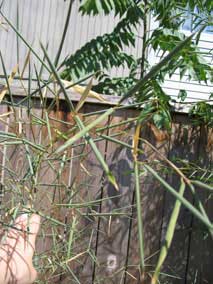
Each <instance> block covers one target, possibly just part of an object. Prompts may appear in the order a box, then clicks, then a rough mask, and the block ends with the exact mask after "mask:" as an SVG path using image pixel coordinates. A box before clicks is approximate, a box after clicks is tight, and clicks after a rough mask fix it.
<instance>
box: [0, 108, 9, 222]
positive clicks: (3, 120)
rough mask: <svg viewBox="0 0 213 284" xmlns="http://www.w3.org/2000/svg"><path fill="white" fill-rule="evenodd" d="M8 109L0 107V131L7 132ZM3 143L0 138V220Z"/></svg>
mask: <svg viewBox="0 0 213 284" xmlns="http://www.w3.org/2000/svg"><path fill="white" fill-rule="evenodd" d="M6 113H8V108H7V106H5V105H0V131H2V132H7V129H8V124H7V121H8V115H7V116H4V114H6ZM3 142H4V138H0V219H1V220H3V219H4V213H5V212H4V191H5V189H4V176H5V154H6V146H4V145H2V144H1V143H3Z"/></svg>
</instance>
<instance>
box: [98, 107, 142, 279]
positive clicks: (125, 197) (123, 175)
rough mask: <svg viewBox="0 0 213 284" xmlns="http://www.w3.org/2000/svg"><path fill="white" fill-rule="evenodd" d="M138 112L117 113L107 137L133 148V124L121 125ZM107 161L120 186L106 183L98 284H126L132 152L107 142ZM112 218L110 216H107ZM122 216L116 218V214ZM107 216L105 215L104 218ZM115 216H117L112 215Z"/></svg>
mask: <svg viewBox="0 0 213 284" xmlns="http://www.w3.org/2000/svg"><path fill="white" fill-rule="evenodd" d="M136 115H137V113H136V112H133V111H129V112H128V113H127V112H125V111H117V112H116V113H115V115H113V116H111V117H110V121H109V124H108V126H109V127H110V129H109V133H108V135H109V136H111V137H114V138H115V139H119V140H120V141H122V142H124V143H128V144H129V145H130V146H131V145H132V136H133V133H134V123H133V122H130V123H127V124H126V125H124V124H123V125H122V124H120V123H121V122H125V120H127V119H132V118H134V117H135V116H136ZM106 161H107V163H108V165H109V167H110V170H111V171H112V173H113V175H114V176H115V179H116V181H117V184H118V189H116V188H115V187H114V186H113V185H112V184H110V183H109V182H108V180H107V179H106V180H105V185H104V188H103V198H108V200H107V201H104V202H102V206H101V214H103V216H102V217H101V218H100V229H99V239H98V253H97V262H98V264H99V266H96V275H95V281H96V282H97V283H121V284H122V283H123V281H124V275H125V269H126V267H125V266H126V258H127V250H128V236H129V224H130V214H129V213H130V212H131V206H132V196H133V192H134V183H133V176H132V170H133V163H132V153H131V149H128V148H125V147H123V146H122V145H120V144H117V143H114V142H111V141H108V142H107V156H106ZM110 213H111V214H112V215H107V214H110ZM119 213H121V214H123V215H116V214H119ZM104 214H106V215H104ZM113 214H114V215H113Z"/></svg>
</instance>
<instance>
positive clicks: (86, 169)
mask: <svg viewBox="0 0 213 284" xmlns="http://www.w3.org/2000/svg"><path fill="white" fill-rule="evenodd" d="M98 109H100V110H101V109H103V108H99V107H98ZM96 110H97V106H95V105H85V106H84V107H83V109H82V110H81V113H80V116H81V118H82V119H83V121H84V123H85V124H88V123H90V122H91V121H93V120H95V119H96V118H97V115H92V116H85V117H84V118H83V116H82V115H85V114H86V113H88V112H93V111H96ZM107 123H108V119H105V120H104V121H102V122H101V123H100V124H99V125H97V127H104V126H106V125H107ZM77 131H78V129H77ZM90 135H91V136H92V137H93V139H96V138H97V134H96V133H95V130H94V129H92V130H91V132H90ZM83 142H85V139H84V138H83V139H81V140H79V141H77V143H76V144H79V143H80V145H79V146H77V147H74V148H73V166H72V169H73V170H72V193H73V194H74V196H73V198H72V200H71V201H70V202H71V203H80V204H85V203H87V202H94V201H97V200H98V199H100V192H101V190H102V178H103V169H102V167H101V165H100V163H99V162H98V160H97V158H96V156H95V154H94V152H93V150H92V148H91V147H90V145H89V144H88V143H87V144H86V145H85V144H84V145H81V143H83ZM95 143H96V146H97V148H98V150H99V151H100V153H101V154H102V156H103V157H104V155H105V151H106V141H104V140H100V141H97V142H95ZM98 208H99V202H97V203H96V204H93V205H90V206H89V207H88V206H87V207H85V206H82V207H81V206H80V207H79V208H77V209H74V210H72V213H73V218H74V217H75V218H76V222H77V225H76V232H75V235H74V246H73V248H72V249H73V251H72V254H71V257H74V260H73V261H70V262H69V267H70V269H71V270H72V274H71V273H70V274H69V275H67V277H66V279H65V280H64V281H65V282H64V283H67V281H74V278H76V279H78V281H79V283H85V284H86V283H88V284H90V283H92V279H93V270H94V264H95V260H94V258H95V254H96V238H97V217H95V216H91V214H93V213H94V212H95V211H96V210H97V211H98ZM76 256H77V257H76ZM75 257H76V259H75ZM76 279H75V281H76Z"/></svg>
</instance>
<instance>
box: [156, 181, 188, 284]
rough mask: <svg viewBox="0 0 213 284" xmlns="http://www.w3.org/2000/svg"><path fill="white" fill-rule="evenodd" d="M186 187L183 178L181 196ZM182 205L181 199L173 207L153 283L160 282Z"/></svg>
mask: <svg viewBox="0 0 213 284" xmlns="http://www.w3.org/2000/svg"><path fill="white" fill-rule="evenodd" d="M185 187H186V185H185V183H184V182H183V180H181V185H180V190H179V196H182V197H183V195H184V191H185ZM180 207H181V202H180V201H179V200H176V202H175V206H174V208H173V211H172V214H171V217H170V220H169V224H168V227H167V231H166V236H165V240H164V244H163V246H162V248H161V251H160V255H159V259H158V263H157V266H156V268H155V272H154V275H153V277H152V282H151V284H156V283H158V276H159V273H160V270H161V267H162V265H163V263H164V261H165V259H166V257H167V253H168V250H169V248H170V246H171V242H172V239H173V236H174V232H175V227H176V224H177V220H178V216H179V213H180Z"/></svg>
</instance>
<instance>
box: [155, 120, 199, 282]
mask: <svg viewBox="0 0 213 284" xmlns="http://www.w3.org/2000/svg"><path fill="white" fill-rule="evenodd" d="M199 139H200V128H199V127H193V126H192V125H190V124H189V120H188V119H186V117H184V116H180V115H179V116H178V115H177V116H176V117H174V121H173V125H172V137H171V145H170V149H169V153H168V158H169V159H170V160H172V161H173V162H174V163H175V164H176V165H180V163H178V161H177V159H179V161H180V160H181V159H182V160H184V161H185V162H186V163H187V164H188V163H190V162H192V163H193V162H194V161H195V160H196V159H197V153H198V149H199ZM167 181H168V183H169V184H171V186H172V187H173V188H175V189H176V190H179V186H180V177H179V176H178V175H177V174H172V173H171V172H170V171H169V172H168V176H167ZM184 197H185V198H187V200H188V201H190V202H192V203H193V197H192V194H191V191H190V189H189V188H188V187H187V188H186V190H185V194H184ZM174 203H175V199H174V198H173V196H171V194H170V193H168V192H166V196H165V204H164V217H163V226H162V236H161V240H162V242H163V241H164V238H165V233H166V229H167V225H168V222H169V219H170V216H171V212H172V209H173V206H174ZM191 222H192V215H191V214H190V212H189V211H188V210H187V209H186V208H185V207H182V208H181V211H180V215H179V218H178V221H177V225H176V230H175V234H174V238H173V241H172V244H171V247H170V250H169V253H168V256H167V258H166V260H165V263H164V266H163V268H162V273H165V275H164V274H162V275H161V277H160V279H161V281H165V282H166V281H167V283H172V284H182V283H185V273H186V268H187V261H188V249H189V245H190V230H191Z"/></svg>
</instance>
